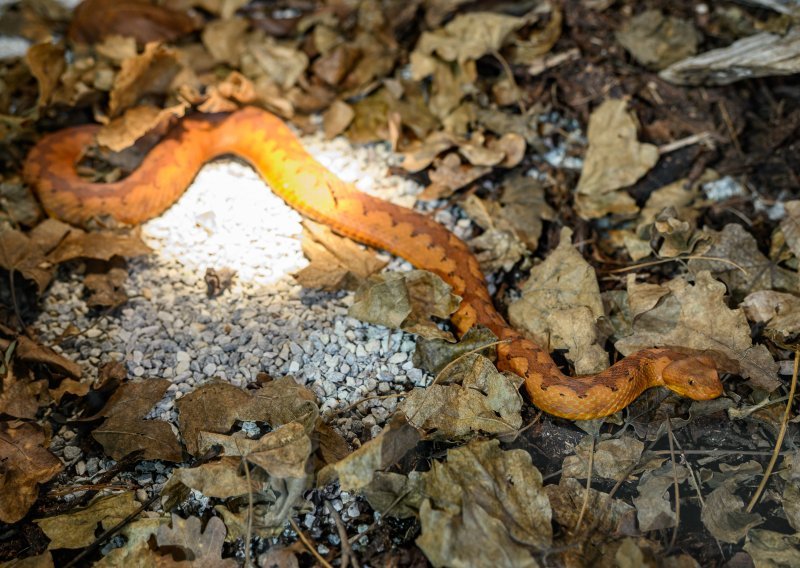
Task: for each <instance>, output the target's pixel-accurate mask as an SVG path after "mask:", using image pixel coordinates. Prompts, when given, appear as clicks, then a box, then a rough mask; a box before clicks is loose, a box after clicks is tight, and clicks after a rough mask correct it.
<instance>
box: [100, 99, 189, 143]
mask: <svg viewBox="0 0 800 568" xmlns="http://www.w3.org/2000/svg"><path fill="white" fill-rule="evenodd" d="M185 113H186V105H185V104H183V103H181V104H177V105H175V106H171V107H168V108H165V109H161V108H158V107H155V106H152V105H141V106H135V107H132V108H129V109H127V110H126V111H125V112H124V113H123V114H122V115H121V116H118V117H117V118H114V119H113V120H112V121H111V122H110V123H108V124H107V125H105V126H103V127H102V128H101V129H100V131H99V132H98V133H97V143H98V144H100V145H101V146H104V147H106V148H108V149H109V150H111V151H112V152H121V151H122V150H125V149H126V148H129V147H131V146H133V144H134V143H135V142H136V141H137V140H138V139H139V138H141V137H142V136H144V135H145V134H147V133H148V132H150V131H152V130H154V129H156V128H158V127H160V126H162V125H164V124H166V123H167V122H168V121H169V120H171V119H172V118H180V117H182V116H183V115H184V114H185Z"/></svg>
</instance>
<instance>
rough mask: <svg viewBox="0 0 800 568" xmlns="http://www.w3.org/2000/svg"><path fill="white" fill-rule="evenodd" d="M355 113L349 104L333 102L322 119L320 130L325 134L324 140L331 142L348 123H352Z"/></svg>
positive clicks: (339, 101) (345, 128)
mask: <svg viewBox="0 0 800 568" xmlns="http://www.w3.org/2000/svg"><path fill="white" fill-rule="evenodd" d="M355 116H356V113H355V111H354V110H353V107H351V106H350V105H349V104H347V103H346V102H344V101H341V100H338V99H337V100H335V101H334V102H333V104H331V106H330V107H328V110H327V111H325V114H324V116H323V119H322V129H323V130H324V132H325V138H326V139H327V140H331V139H333V138H336V137H337V136H339V135H340V134H342V133H343V132H344V131H345V130H347V127H348V126H350V123H351V122H353V118H355Z"/></svg>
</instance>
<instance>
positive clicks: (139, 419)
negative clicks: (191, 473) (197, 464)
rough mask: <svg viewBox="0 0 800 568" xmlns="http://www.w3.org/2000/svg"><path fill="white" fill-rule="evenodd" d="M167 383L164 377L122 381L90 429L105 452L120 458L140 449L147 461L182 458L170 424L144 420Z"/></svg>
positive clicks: (165, 390) (164, 391)
mask: <svg viewBox="0 0 800 568" xmlns="http://www.w3.org/2000/svg"><path fill="white" fill-rule="evenodd" d="M169 385H170V382H169V381H167V380H165V379H147V380H144V381H139V382H129V383H125V384H123V385H122V386H121V387H120V388H119V389H117V391H116V392H115V393H114V394H113V395H112V396H111V398H110V399H109V400H108V402H107V403H106V405H105V407H103V410H102V411H101V412H100V414H102V415H103V416H106V417H107V418H106V420H105V421H104V422H103V423H102V424H101V425H100V426H99V427H97V428H96V429H95V430H94V431H93V432H92V436H93V437H94V439H95V440H97V441H98V442H100V444H102V446H103V449H104V450H105V452H106V453H107V454H108V455H110V456H111V457H112V458H114V459H116V460H119V459H122V458H123V457H125V456H126V455H128V454H130V453H131V452H135V451H143V452H144V454H143V459H147V460H154V459H160V460H165V461H172V462H179V461H181V460H182V458H183V450H182V449H181V445H180V442H179V441H178V439H177V438H176V437H175V434H174V433H173V431H172V427H171V426H170V424H169V423H168V422H164V421H162V420H145V419H144V416H146V415H147V413H148V412H149V411H150V409H151V408H153V406H154V405H155V404H156V403H157V402H158V401H160V400H161V399H162V398H163V396H164V393H166V392H167V388H168V387H169Z"/></svg>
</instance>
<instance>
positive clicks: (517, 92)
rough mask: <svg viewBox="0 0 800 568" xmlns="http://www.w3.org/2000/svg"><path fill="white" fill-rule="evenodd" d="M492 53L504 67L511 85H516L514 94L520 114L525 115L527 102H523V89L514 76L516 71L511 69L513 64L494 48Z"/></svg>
mask: <svg viewBox="0 0 800 568" xmlns="http://www.w3.org/2000/svg"><path fill="white" fill-rule="evenodd" d="M492 55H493V56H494V58H495V59H497V60H498V61H499V62H500V65H501V66H502V67H503V72H504V73H505V74H506V75H507V76H508V81H509V82H510V83H511V86H512V87H514V94H515V95H516V96H517V106H518V107H519V112H520V114H522V115H525V113H526V112H527V110H526V109H525V103H524V102H522V91H521V90H520V88H519V86H517V80H516V79H515V78H514V72H513V71H512V70H511V66H510V65H509V64H508V61H506V58H505V57H503V55H502V54H501V53H500V52H499V51H497V50H494V51H493V52H492Z"/></svg>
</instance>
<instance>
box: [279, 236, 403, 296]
mask: <svg viewBox="0 0 800 568" xmlns="http://www.w3.org/2000/svg"><path fill="white" fill-rule="evenodd" d="M302 246H303V253H304V254H305V255H306V257H307V258H308V260H309V262H310V264H309V265H308V266H307V267H305V268H303V269H302V270H300V271H298V272H297V273H296V274H295V275H294V277H295V278H296V279H297V281H298V282H299V283H300V284H301V285H302V286H303V287H304V288H322V289H323V290H341V289H345V290H355V289H356V288H358V287H359V286H360V285H361V284H362V283H363V282H364V280H365V279H366V278H367V277H369V276H371V275H372V274H375V273H376V272H379V271H380V270H382V269H383V268H384V267H385V266H386V264H387V262H386V261H385V260H380V259H379V258H377V256H375V253H374V252H373V251H371V250H369V249H365V248H363V247H361V246H359V245H357V244H356V243H354V242H353V241H351V240H350V239H347V238H345V237H340V236H338V235H336V234H335V233H334V232H333V231H332V230H331V229H329V228H328V227H326V226H324V225H320V224H319V223H314V222H312V221H308V220H306V221H303V240H302Z"/></svg>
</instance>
